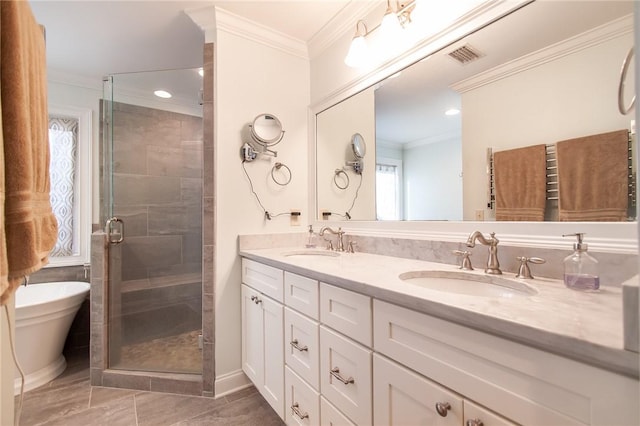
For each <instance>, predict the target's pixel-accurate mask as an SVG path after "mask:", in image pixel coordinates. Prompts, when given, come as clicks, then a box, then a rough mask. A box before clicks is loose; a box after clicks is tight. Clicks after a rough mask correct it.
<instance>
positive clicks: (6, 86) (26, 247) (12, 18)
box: [0, 0, 57, 304]
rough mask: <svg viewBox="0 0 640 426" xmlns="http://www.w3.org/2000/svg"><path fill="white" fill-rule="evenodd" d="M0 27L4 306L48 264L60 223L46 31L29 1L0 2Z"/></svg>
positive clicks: (0, 283)
mask: <svg viewBox="0 0 640 426" xmlns="http://www.w3.org/2000/svg"><path fill="white" fill-rule="evenodd" d="M0 26H1V27H0V30H1V31H0V71H1V73H0V75H1V77H0V99H1V101H2V106H1V109H2V139H3V148H4V149H3V157H4V158H3V160H4V161H3V164H4V182H3V183H4V186H3V187H2V188H1V190H0V192H2V193H4V194H3V195H4V199H5V204H4V216H3V217H2V223H1V225H2V226H1V227H2V228H3V231H4V239H3V240H4V241H3V243H4V251H3V252H2V256H3V257H5V258H6V259H0V265H2V268H3V269H2V273H1V274H0V295H1V296H0V304H4V303H5V302H6V300H7V299H8V298H9V297H10V296H11V294H12V293H13V291H14V290H15V288H16V287H17V286H18V285H19V284H20V283H21V282H22V281H23V280H24V277H25V276H26V275H29V274H31V273H33V272H35V271H37V270H39V269H40V268H41V267H42V266H43V265H45V264H46V263H47V261H48V254H49V251H50V250H51V249H52V248H53V246H54V244H55V241H56V238H57V222H56V219H55V216H54V215H53V212H52V210H51V202H50V200H49V187H50V181H49V141H48V132H49V130H48V112H47V84H46V82H47V80H46V60H45V45H44V35H43V34H42V30H41V29H40V27H39V25H38V24H37V23H36V21H35V19H34V17H33V14H32V13H31V8H30V6H29V2H27V1H20V0H2V1H0ZM0 198H1V197H0ZM3 231H0V235H2V234H3ZM0 245H1V244H0Z"/></svg>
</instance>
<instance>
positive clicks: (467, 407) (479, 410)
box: [463, 399, 516, 426]
mask: <svg viewBox="0 0 640 426" xmlns="http://www.w3.org/2000/svg"><path fill="white" fill-rule="evenodd" d="M463 404H464V426H516V424H515V423H512V422H510V421H509V420H507V419H505V418H504V417H501V416H499V415H497V414H495V413H493V412H491V411H489V410H487V409H486V408H484V407H481V406H479V405H477V404H475V403H473V402H471V401H469V400H467V399H465V400H464V403H463Z"/></svg>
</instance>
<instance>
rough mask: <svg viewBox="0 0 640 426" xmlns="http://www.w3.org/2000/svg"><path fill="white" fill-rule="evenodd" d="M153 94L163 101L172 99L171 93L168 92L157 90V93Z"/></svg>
mask: <svg viewBox="0 0 640 426" xmlns="http://www.w3.org/2000/svg"><path fill="white" fill-rule="evenodd" d="M153 94H154V95H156V96H157V97H159V98H163V99H169V98H170V97H171V93H169V92H167V91H166V90H156V91H155V92H153Z"/></svg>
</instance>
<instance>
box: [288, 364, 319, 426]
mask: <svg viewBox="0 0 640 426" xmlns="http://www.w3.org/2000/svg"><path fill="white" fill-rule="evenodd" d="M285 399H286V407H285V419H284V421H285V422H286V423H287V424H288V425H315V426H320V394H319V393H318V392H316V391H315V389H313V388H311V386H309V385H308V384H307V383H305V381H304V380H302V379H301V378H300V377H299V376H298V375H297V374H296V373H294V372H293V371H292V370H291V369H290V368H289V367H285Z"/></svg>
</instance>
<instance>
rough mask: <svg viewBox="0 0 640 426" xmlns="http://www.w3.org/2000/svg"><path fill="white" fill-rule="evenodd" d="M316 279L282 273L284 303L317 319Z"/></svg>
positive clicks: (317, 291)
mask: <svg viewBox="0 0 640 426" xmlns="http://www.w3.org/2000/svg"><path fill="white" fill-rule="evenodd" d="M318 293H319V290H318V281H316V280H312V279H311V278H306V277H302V276H300V275H296V274H292V273H291V272H285V273H284V304H285V305H286V306H289V307H290V308H293V309H295V310H296V311H298V312H300V313H302V314H304V315H306V316H308V317H310V318H313V319H314V320H316V321H317V320H318V319H319V318H320V316H319V314H318V299H319V295H318Z"/></svg>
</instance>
